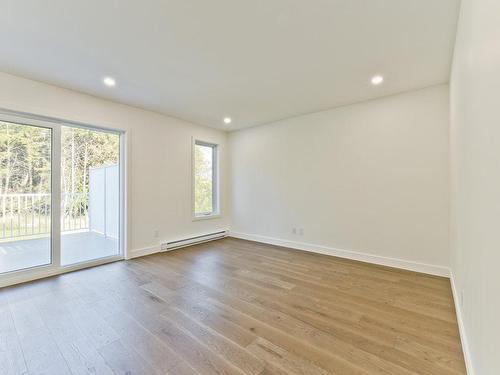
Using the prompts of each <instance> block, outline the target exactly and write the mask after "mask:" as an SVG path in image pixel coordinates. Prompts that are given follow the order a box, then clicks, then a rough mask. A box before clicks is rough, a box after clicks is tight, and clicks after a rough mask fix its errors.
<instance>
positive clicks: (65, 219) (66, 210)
mask: <svg viewBox="0 0 500 375" xmlns="http://www.w3.org/2000/svg"><path fill="white" fill-rule="evenodd" d="M88 202H89V200H88V194H83V193H75V194H70V193H63V194H62V201H61V231H63V232H64V231H71V230H81V229H88V228H89V218H88ZM50 207H51V195H50V194H29V193H28V194H0V240H2V239H7V238H16V237H26V236H36V235H40V234H47V233H50V228H51V227H50V225H51V220H50V218H51V216H50V212H51V210H50Z"/></svg>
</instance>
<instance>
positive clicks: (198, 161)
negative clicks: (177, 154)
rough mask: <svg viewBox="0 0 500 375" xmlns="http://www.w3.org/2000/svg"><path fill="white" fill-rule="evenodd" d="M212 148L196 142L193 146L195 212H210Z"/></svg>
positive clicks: (211, 204)
mask: <svg viewBox="0 0 500 375" xmlns="http://www.w3.org/2000/svg"><path fill="white" fill-rule="evenodd" d="M213 156H214V148H213V147H212V146H206V145H201V144H196V145H195V148H194V181H195V192H194V195H195V204H194V207H195V214H196V215H203V214H205V215H206V214H211V213H212V212H213V211H214V202H213V188H214V187H213V160H214V157H213Z"/></svg>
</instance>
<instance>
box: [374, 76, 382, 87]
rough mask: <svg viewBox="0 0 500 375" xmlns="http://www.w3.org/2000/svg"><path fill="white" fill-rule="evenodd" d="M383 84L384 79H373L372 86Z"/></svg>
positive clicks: (376, 77) (380, 77)
mask: <svg viewBox="0 0 500 375" xmlns="http://www.w3.org/2000/svg"><path fill="white" fill-rule="evenodd" d="M382 82H384V77H382V76H379V75H376V76H373V77H372V85H375V86H377V85H380V84H381V83H382Z"/></svg>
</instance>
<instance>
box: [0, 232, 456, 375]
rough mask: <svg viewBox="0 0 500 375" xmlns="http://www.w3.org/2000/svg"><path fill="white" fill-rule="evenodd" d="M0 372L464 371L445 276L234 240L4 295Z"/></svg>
mask: <svg viewBox="0 0 500 375" xmlns="http://www.w3.org/2000/svg"><path fill="white" fill-rule="evenodd" d="M0 374H2V375H5V374H9V375H10V374H31V375H34V374H48V375H59V374H127V375H135V374H137V375H148V374H161V375H166V374H173V375H183V374H201V375H210V374H252V375H257V374H261V375H264V374H267V375H269V374H276V375H282V374H338V375H350V374H381V375H382V374H383V375H390V374H397V375H410V374H428V375H431V374H432V375H434V374H436V375H456V374H465V369H464V363H463V356H462V349H461V346H460V338H459V335H458V329H457V321H456V316H455V310H454V307H453V300H452V295H451V290H450V283H449V280H448V279H444V278H437V277H431V276H426V275H422V274H417V273H412V272H406V271H401V270H396V269H391V268H385V267H379V266H374V265H369V264H365V263H359V262H353V261H349V260H344V259H339V258H334V257H328V256H323V255H316V254H310V253H305V252H300V251H296V250H290V249H285V248H279V247H275V246H269V245H263V244H257V243H253V242H248V241H242V240H236V239H232V238H228V239H224V240H220V241H215V242H210V243H206V244H202V245H198V246H193V247H189V248H184V249H181V250H177V251H172V252H169V253H163V254H156V255H151V256H147V257H143V258H139V259H135V260H132V261H127V262H125V261H123V262H117V263H113V264H108V265H104V266H100V267H95V268H91V269H87V270H83V271H78V272H73V273H69V274H65V275H62V276H59V277H53V278H49V279H44V280H39V281H36V282H32V283H28V284H23V285H19V286H15V287H10V288H4V289H1V290H0Z"/></svg>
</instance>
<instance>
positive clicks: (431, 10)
mask: <svg viewBox="0 0 500 375" xmlns="http://www.w3.org/2000/svg"><path fill="white" fill-rule="evenodd" d="M458 8H459V0H246V1H243V0H209V1H207V0H143V1H123V0H84V1H68V0H47V1H39V0H25V1H19V0H2V1H1V12H0V70H2V71H5V72H8V73H13V74H17V75H21V76H25V77H29V78H33V79H36V80H40V81H44V82H49V83H52V84H55V85H58V86H62V87H67V88H71V89H75V90H78V91H82V92H85V93H89V94H93V95H96V96H99V97H103V98H107V99H112V100H115V101H119V102H123V103H127V104H131V105H135V106H138V107H143V108H147V109H152V110H155V111H158V112H162V113H165V114H169V115H172V116H175V117H179V118H182V119H185V120H189V121H192V122H195V123H198V124H203V125H208V126H212V127H218V128H221V129H237V128H243V127H248V126H253V125H258V124H262V123H266V122H270V121H274V120H278V119H282V118H286V117H291V116H295V115H298V114H303V113H307V112H314V111H317V110H321V109H326V108H330V107H335V106H339V105H343V104H348V103H353V102H357V101H362V100H367V99H371V98H376V97H380V96H385V95H390V94H394V93H397V92H401V91H406V90H411V89H415V88H421V87H425V86H429V85H433V84H437V83H442V82H447V81H448V77H449V73H450V64H451V57H452V51H453V44H454V39H455V28H456V22H457V15H458ZM375 73H379V74H382V75H383V76H384V77H385V82H384V84H383V85H381V86H378V87H373V86H371V84H370V83H369V80H370V77H371V76H372V75H374V74H375ZM106 75H110V76H113V77H115V78H116V80H117V86H116V87H114V88H108V87H105V86H104V85H103V84H102V82H101V79H102V77H103V76H106ZM225 116H230V117H232V118H233V123H232V124H231V125H230V126H226V125H224V124H223V121H222V119H223V117H225Z"/></svg>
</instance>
